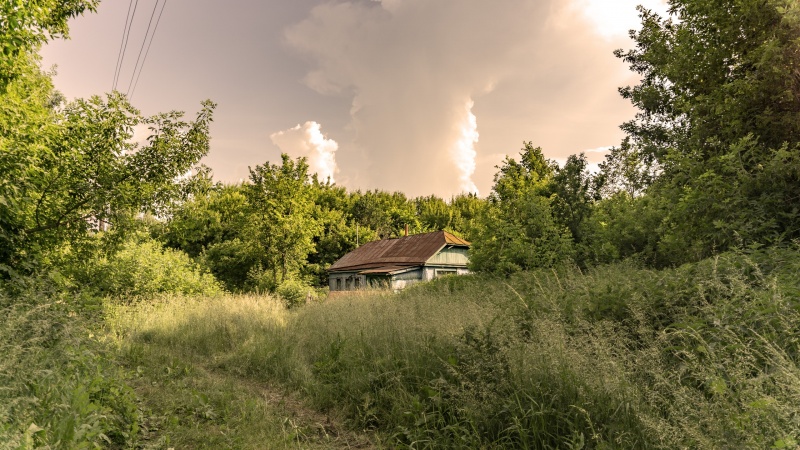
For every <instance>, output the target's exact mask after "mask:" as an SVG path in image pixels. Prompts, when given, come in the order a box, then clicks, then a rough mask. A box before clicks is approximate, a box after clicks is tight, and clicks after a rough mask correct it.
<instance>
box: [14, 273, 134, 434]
mask: <svg viewBox="0 0 800 450" xmlns="http://www.w3.org/2000/svg"><path fill="white" fill-rule="evenodd" d="M24 281H25V284H28V286H26V287H25V288H24V289H23V290H21V291H20V292H16V293H15V294H14V295H10V294H8V292H6V291H3V290H0V449H6V448H10V449H34V448H52V449H83V448H97V447H110V448H124V447H129V446H132V445H135V443H136V441H137V436H138V432H139V425H140V422H141V415H140V412H139V409H138V407H137V404H136V401H135V397H134V395H133V391H131V389H130V388H129V387H128V386H127V385H126V384H125V382H124V378H125V376H124V373H123V372H122V371H121V370H120V369H119V367H118V366H117V365H116V364H115V358H114V354H113V352H112V351H110V349H109V348H108V347H107V346H105V345H104V344H103V343H102V342H100V341H99V340H98V339H97V337H96V334H95V333H93V331H92V330H93V329H94V325H95V324H94V323H93V322H92V320H91V314H92V311H87V310H86V306H87V305H86V301H87V299H85V298H80V297H79V296H74V295H70V294H66V293H64V292H61V291H60V290H57V289H55V290H54V289H51V287H49V286H48V284H47V283H46V282H45V283H43V282H40V281H37V280H24Z"/></svg>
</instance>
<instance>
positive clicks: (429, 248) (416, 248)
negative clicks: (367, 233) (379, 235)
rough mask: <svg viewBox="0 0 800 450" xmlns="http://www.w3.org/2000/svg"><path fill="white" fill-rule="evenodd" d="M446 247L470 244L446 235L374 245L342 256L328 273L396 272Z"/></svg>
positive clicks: (406, 238)
mask: <svg viewBox="0 0 800 450" xmlns="http://www.w3.org/2000/svg"><path fill="white" fill-rule="evenodd" d="M446 245H454V246H459V247H469V245H470V243H469V242H467V241H465V240H464V239H461V238H459V237H456V236H453V235H452V234H450V233H448V232H446V231H435V232H433V233H424V234H413V235H411V236H405V237H401V238H397V239H384V240H381V241H373V242H368V243H366V244H364V245H362V246H361V247H359V248H357V249H355V250H353V251H352V252H350V253H348V254H346V255H344V256H342V257H341V258H340V259H339V260H338V261H336V262H335V263H334V264H333V265H332V266H331V267H330V269H328V270H329V271H330V272H343V271H353V270H365V269H375V268H380V267H387V266H392V267H393V270H397V269H400V268H403V267H410V266H421V265H423V264H425V261H427V260H428V259H430V258H431V257H432V256H433V255H435V254H436V253H437V252H439V250H441V249H442V248H444V247H445V246H446Z"/></svg>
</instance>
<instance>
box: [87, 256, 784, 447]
mask: <svg viewBox="0 0 800 450" xmlns="http://www.w3.org/2000/svg"><path fill="white" fill-rule="evenodd" d="M799 269H800V253H798V252H797V251H796V250H771V251H768V252H762V253H758V254H753V255H743V254H737V253H731V254H725V255H722V256H719V257H716V258H713V259H709V260H706V261H703V262H701V263H698V264H692V265H687V266H683V267H680V268H676V269H670V270H661V271H655V270H649V269H642V268H640V267H638V266H636V265H635V264H633V263H630V262H629V263H621V264H615V265H610V266H606V267H600V268H596V269H592V270H589V271H581V270H579V269H577V268H563V269H561V270H549V271H546V270H542V271H534V272H528V273H522V274H518V275H515V276H513V277H511V278H508V279H497V278H487V277H482V276H465V277H450V278H443V279H440V280H437V281H435V282H432V283H428V284H425V285H420V286H417V287H415V288H414V289H409V290H407V291H404V292H402V293H400V294H387V293H381V292H373V293H367V294H365V295H358V296H352V297H344V298H336V299H331V300H329V301H325V302H321V303H312V304H308V305H305V306H303V307H300V308H296V309H292V310H286V309H285V308H284V307H282V306H281V304H280V302H278V301H277V300H274V299H271V298H269V297H252V296H227V297H225V296H223V297H213V298H202V297H194V298H185V297H172V298H163V299H161V300H158V301H147V302H131V303H126V304H121V303H107V304H106V307H105V314H104V317H105V325H104V327H105V331H104V337H103V341H104V342H105V344H106V345H107V346H108V347H109V348H113V349H114V352H116V355H117V357H118V358H120V359H121V361H123V362H124V365H125V367H126V368H127V369H128V370H129V371H130V373H131V375H130V382H129V383H130V384H131V385H132V386H133V390H134V391H135V392H136V394H137V396H138V398H140V399H141V400H140V401H141V402H142V403H143V406H142V408H143V411H145V413H144V416H143V419H142V421H141V427H142V428H144V431H143V432H140V433H139V434H140V436H145V438H144V439H140V442H141V443H140V444H139V445H140V446H145V444H147V445H151V446H155V447H158V446H159V445H163V446H174V447H175V448H221V447H228V448H265V447H264V443H265V442H271V444H270V445H269V446H272V447H275V448H292V447H294V448H315V447H316V448H531V449H551V448H552V449H555V448H596V449H608V448H663V449H675V448H709V449H711V448H714V449H716V448H732V449H733V448H796V447H797V446H798V440H799V439H800V369H798V364H797V362H798V350H799V349H800V347H799V346H800V333H799V332H800V310H798V308H799V307H800V304H799V302H800V298H798V293H799V291H800V289H798V288H799V287H800V271H799ZM269 446H268V447H269Z"/></svg>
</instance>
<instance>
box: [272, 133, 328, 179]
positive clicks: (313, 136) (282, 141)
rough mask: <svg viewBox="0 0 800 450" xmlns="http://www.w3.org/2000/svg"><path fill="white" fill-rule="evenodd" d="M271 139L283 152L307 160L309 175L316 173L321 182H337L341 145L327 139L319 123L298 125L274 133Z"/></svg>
mask: <svg viewBox="0 0 800 450" xmlns="http://www.w3.org/2000/svg"><path fill="white" fill-rule="evenodd" d="M269 138H270V139H271V140H272V143H273V144H275V145H277V146H278V148H280V149H281V152H283V153H286V154H288V155H289V156H293V157H304V158H306V160H307V161H308V171H309V173H312V174H313V173H316V174H317V176H318V177H319V179H320V180H321V181H325V180H330V181H331V182H335V181H336V179H335V177H336V172H338V171H339V169H338V167H336V150H338V149H339V144H337V143H336V141H334V140H333V139H328V138H326V137H325V136H324V135H323V134H322V127H321V126H320V124H318V123H317V122H313V121H309V122H306V123H304V124H303V125H299V124H298V125H297V126H295V127H292V128H289V129H288V130H284V131H278V132H276V133H272V134H271V135H270V136H269Z"/></svg>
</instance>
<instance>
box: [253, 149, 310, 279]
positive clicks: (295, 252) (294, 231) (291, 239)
mask: <svg viewBox="0 0 800 450" xmlns="http://www.w3.org/2000/svg"><path fill="white" fill-rule="evenodd" d="M250 182H251V184H248V185H245V195H246V196H247V200H248V202H249V204H250V207H251V208H252V210H253V212H254V214H253V216H252V219H253V223H252V224H251V227H252V228H251V229H250V233H251V234H250V236H251V239H252V242H253V244H255V245H257V246H258V248H259V249H260V250H262V251H263V252H264V254H263V260H262V261H261V262H262V264H263V271H261V274H264V275H267V279H266V280H263V282H262V284H263V285H264V286H265V287H267V288H271V289H274V288H277V286H279V285H280V284H281V283H282V282H283V281H285V280H287V278H289V277H291V276H295V275H297V274H299V271H300V268H301V267H302V265H303V263H304V262H305V261H306V258H307V257H308V254H309V253H311V252H313V251H314V241H313V237H314V236H316V235H318V234H319V233H320V224H319V221H318V220H317V219H315V218H314V215H313V213H314V202H313V197H312V189H311V185H310V182H309V177H308V164H307V163H306V160H305V158H298V159H297V160H292V159H291V158H290V157H289V155H287V154H282V155H281V165H280V166H278V165H275V164H270V163H269V162H267V163H266V164H264V165H263V166H256V167H255V168H251V169H250ZM256 275H258V274H257V273H256ZM262 276H263V275H262Z"/></svg>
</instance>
